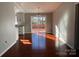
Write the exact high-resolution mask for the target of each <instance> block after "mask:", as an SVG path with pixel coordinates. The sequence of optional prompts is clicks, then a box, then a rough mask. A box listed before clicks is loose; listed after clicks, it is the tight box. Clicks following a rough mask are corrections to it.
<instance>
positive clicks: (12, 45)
mask: <svg viewBox="0 0 79 59" xmlns="http://www.w3.org/2000/svg"><path fill="white" fill-rule="evenodd" d="M16 42H17V40H15V41H14V42H13V43H12V44H11V45H10V46H9V47H8V48H6V49H5V50H4V51H3V52H2V53H1V54H0V56H2V55H3V54H4V53H5V52H7V51H8V50H9V49H10V48H11V47H12V46H13V45H14V44H15V43H16Z"/></svg>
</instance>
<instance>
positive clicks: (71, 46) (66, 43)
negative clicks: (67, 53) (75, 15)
mask: <svg viewBox="0 0 79 59" xmlns="http://www.w3.org/2000/svg"><path fill="white" fill-rule="evenodd" d="M59 40H60V41H61V42H63V43H65V44H67V46H69V47H70V48H71V49H74V48H73V47H72V46H71V45H70V44H69V43H67V42H66V41H65V40H63V39H61V38H60V39H59Z"/></svg>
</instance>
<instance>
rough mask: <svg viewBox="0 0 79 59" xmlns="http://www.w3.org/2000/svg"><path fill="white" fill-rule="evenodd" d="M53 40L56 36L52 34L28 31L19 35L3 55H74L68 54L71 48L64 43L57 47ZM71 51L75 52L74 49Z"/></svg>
mask: <svg viewBox="0 0 79 59" xmlns="http://www.w3.org/2000/svg"><path fill="white" fill-rule="evenodd" d="M55 41H56V37H55V36H54V35H52V34H46V33H44V32H39V33H28V34H25V35H24V36H20V38H19V40H18V41H17V42H16V44H15V45H14V46H13V47H12V48H11V49H9V50H8V51H7V52H6V53H5V54H4V55H3V57H4V56H8V57H13V56H14V57H34V56H35V57H38V56H39V57H50V56H51V57H55V56H75V53H73V54H71V55H69V51H70V50H71V49H70V48H69V47H68V46H67V45H66V44H64V45H62V46H60V47H58V48H57V47H56V46H55V43H56V42H55ZM63 49H65V50H63ZM73 51H74V52H75V50H73Z"/></svg>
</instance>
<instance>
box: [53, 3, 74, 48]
mask: <svg viewBox="0 0 79 59" xmlns="http://www.w3.org/2000/svg"><path fill="white" fill-rule="evenodd" d="M74 26H75V5H74V3H63V4H62V5H61V6H60V7H59V8H58V9H57V10H56V11H55V12H54V13H53V33H54V34H55V35H56V36H58V37H59V38H60V39H63V40H64V41H65V42H66V43H67V44H68V45H69V46H70V47H72V48H74Z"/></svg>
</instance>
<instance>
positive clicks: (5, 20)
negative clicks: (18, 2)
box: [0, 2, 18, 56]
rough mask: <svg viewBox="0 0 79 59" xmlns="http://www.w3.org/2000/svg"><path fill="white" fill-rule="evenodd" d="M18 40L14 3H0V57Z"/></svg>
mask: <svg viewBox="0 0 79 59" xmlns="http://www.w3.org/2000/svg"><path fill="white" fill-rule="evenodd" d="M17 39H18V31H17V28H16V27H15V12H14V3H6V2H5V3H3V2H0V56H1V55H2V54H3V53H4V52H5V51H6V50H7V49H8V48H9V47H10V46H11V45H12V44H13V43H14V42H15V41H16V40H17Z"/></svg>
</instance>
